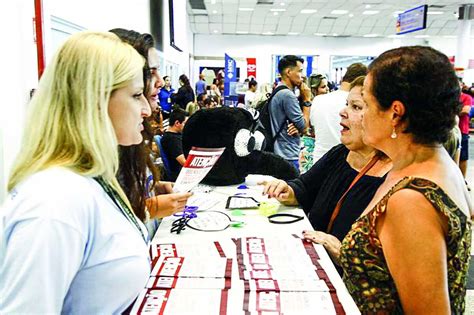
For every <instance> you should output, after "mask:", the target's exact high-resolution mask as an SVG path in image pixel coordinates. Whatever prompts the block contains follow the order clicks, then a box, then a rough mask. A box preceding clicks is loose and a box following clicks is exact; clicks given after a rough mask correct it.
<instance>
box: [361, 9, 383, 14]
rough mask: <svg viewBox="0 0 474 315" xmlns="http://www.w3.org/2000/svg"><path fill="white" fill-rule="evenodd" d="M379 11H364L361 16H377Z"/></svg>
mask: <svg viewBox="0 0 474 315" xmlns="http://www.w3.org/2000/svg"><path fill="white" fill-rule="evenodd" d="M379 12H380V11H377V10H365V11H364V12H362V14H363V15H374V14H377V13H379Z"/></svg>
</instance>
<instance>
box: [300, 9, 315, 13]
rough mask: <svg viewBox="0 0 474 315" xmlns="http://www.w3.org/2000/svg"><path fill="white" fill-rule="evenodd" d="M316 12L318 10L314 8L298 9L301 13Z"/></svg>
mask: <svg viewBox="0 0 474 315" xmlns="http://www.w3.org/2000/svg"><path fill="white" fill-rule="evenodd" d="M316 12H318V10H316V9H303V10H301V11H300V13H301V14H313V13H316Z"/></svg>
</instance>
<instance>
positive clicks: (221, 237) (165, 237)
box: [132, 186, 360, 314]
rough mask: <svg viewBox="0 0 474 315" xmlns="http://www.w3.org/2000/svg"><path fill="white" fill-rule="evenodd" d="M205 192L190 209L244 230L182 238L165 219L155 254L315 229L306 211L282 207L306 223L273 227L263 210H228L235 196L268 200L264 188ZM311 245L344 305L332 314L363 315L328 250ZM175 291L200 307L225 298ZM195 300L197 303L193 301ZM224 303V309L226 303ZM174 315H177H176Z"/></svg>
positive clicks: (196, 233) (191, 233) (210, 293)
mask: <svg viewBox="0 0 474 315" xmlns="http://www.w3.org/2000/svg"><path fill="white" fill-rule="evenodd" d="M205 190H206V188H202V187H201V189H200V191H198V192H195V195H194V196H193V197H192V198H191V199H190V200H189V202H188V205H189V204H191V205H192V204H198V205H199V206H200V209H205V210H218V211H222V212H225V213H227V214H228V215H229V216H230V217H231V219H233V220H236V221H241V222H244V226H242V227H229V228H227V229H225V230H224V231H219V232H201V231H195V230H192V229H189V228H186V229H185V230H183V231H182V232H181V233H180V234H176V233H171V232H170V230H171V227H172V223H173V221H175V220H176V219H177V218H176V217H168V218H164V219H163V220H162V222H161V224H160V226H159V229H158V231H157V233H156V234H155V236H154V238H153V241H152V246H155V247H154V248H155V250H156V246H157V244H174V245H173V246H182V247H186V248H189V246H194V245H196V246H197V244H207V243H212V242H215V241H219V242H221V241H224V243H225V242H227V241H228V240H231V239H233V240H236V239H248V238H250V237H252V238H254V237H255V238H265V239H266V240H267V241H270V240H273V239H277V240H278V239H279V238H281V239H283V238H287V239H288V238H297V237H301V235H302V231H303V230H310V229H312V227H311V225H310V223H309V220H308V219H307V218H306V216H304V212H303V210H302V209H299V208H295V207H286V206H283V205H280V208H279V209H278V213H291V214H296V215H303V216H304V219H303V220H301V221H299V222H295V223H291V224H273V223H270V222H269V221H268V219H267V217H266V216H263V215H262V214H260V212H259V210H242V211H240V212H241V213H242V214H243V215H240V214H239V213H233V212H232V210H226V209H225V204H226V201H227V198H228V197H229V196H232V195H235V194H244V195H245V196H252V197H254V198H255V199H257V200H258V201H264V200H268V199H267V197H266V196H262V193H261V192H262V187H261V186H248V188H247V189H238V188H237V186H226V187H214V188H212V191H210V192H205ZM268 202H270V203H277V204H278V205H279V203H278V201H276V200H274V199H272V200H268ZM234 214H239V215H234ZM198 215H199V213H198ZM302 242H303V241H302ZM308 244H309V246H311V248H313V247H314V249H315V250H316V251H315V252H317V255H318V256H319V257H318V262H317V264H319V265H320V267H321V268H322V269H323V270H324V272H325V274H326V275H327V278H329V281H330V284H329V285H330V286H331V285H332V286H333V288H334V289H335V292H333V293H332V295H333V296H332V299H333V301H334V297H335V296H337V299H338V301H339V303H340V304H338V305H339V310H336V312H332V313H333V314H360V312H359V310H358V308H357V306H356V305H355V303H354V301H353V299H352V298H351V296H350V295H349V293H348V292H347V289H346V288H345V286H344V283H343V282H342V279H341V278H340V276H339V274H338V273H337V271H336V269H335V267H334V265H333V263H332V261H331V259H330V258H329V256H328V254H327V252H326V250H325V249H324V247H323V246H322V245H318V244H312V243H308ZM226 246H228V245H226ZM155 254H156V253H155ZM165 259H166V258H165ZM155 262H156V261H155ZM161 263H162V261H161ZM195 265H196V264H195ZM161 268H162V267H161ZM203 269H205V268H203ZM155 272H156V270H155ZM233 272H234V271H233ZM233 277H234V276H233ZM183 281H184V280H183ZM234 283H235V281H234ZM226 288H227V287H226ZM173 290H175V292H178V291H179V292H182V291H184V292H186V294H185V295H183V296H184V297H182V298H185V299H186V300H187V301H188V303H197V301H198V299H200V300H202V299H208V300H209V303H212V301H213V300H216V302H215V303H219V299H221V298H222V296H221V295H220V294H219V297H216V296H215V295H216V293H215V290H214V291H212V290H204V289H199V290H194V291H190V290H177V289H173ZM224 291H226V294H228V295H229V297H228V296H226V299H229V301H232V297H231V294H230V293H227V292H234V291H235V290H234V291H232V290H230V291H227V290H222V292H224ZM190 292H191V293H190ZM219 292H220V290H219ZM148 293H149V291H148ZM168 294H169V292H168ZM232 294H234V293H232ZM146 295H147V291H144V292H142V294H141V297H139V298H138V299H137V302H136V303H135V305H134V307H133V309H132V313H145V312H144V311H143V299H144V297H145V296H146ZM234 295H235V294H234ZM237 295H238V294H237ZM162 298H163V299H164V301H165V302H164V303H165V304H166V300H167V299H168V298H169V295H167V296H163V297H162ZM194 298H195V300H193V299H194ZM239 298H240V297H239ZM176 299H177V298H176ZM192 301H194V302H192ZM226 301H227V300H226ZM220 303H221V306H222V299H221V302H220ZM229 303H231V302H229ZM232 303H235V301H233V302H232ZM140 304H142V305H141V307H142V308H141V309H140ZM228 308H229V307H228ZM138 310H141V312H138ZM164 310H165V308H164V306H163V308H162V309H161V310H160V312H163V311H164ZM150 313H151V312H150ZM155 313H159V312H156V311H155ZM192 313H193V314H199V311H197V310H194V311H193V312H192ZM218 313H220V314H230V313H232V314H234V313H235V314H244V312H243V311H241V310H238V309H235V310H234V309H231V310H230V311H229V310H227V312H225V311H224V312H223V311H222V308H220V312H218ZM248 313H249V312H247V314H248ZM250 313H252V312H250ZM257 313H258V314H260V313H259V312H256V314H257ZM329 313H331V312H329ZM164 314H166V312H164ZM173 314H176V313H173ZM203 314H206V312H204V311H203ZM271 314H278V312H277V313H271ZM285 314H287V313H285Z"/></svg>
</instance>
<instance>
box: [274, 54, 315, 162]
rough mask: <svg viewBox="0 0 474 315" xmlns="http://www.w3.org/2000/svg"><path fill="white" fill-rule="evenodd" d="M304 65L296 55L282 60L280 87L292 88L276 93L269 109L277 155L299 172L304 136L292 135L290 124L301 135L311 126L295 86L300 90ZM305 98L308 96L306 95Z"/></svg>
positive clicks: (307, 101) (279, 67) (308, 101)
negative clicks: (305, 116)
mask: <svg viewBox="0 0 474 315" xmlns="http://www.w3.org/2000/svg"><path fill="white" fill-rule="evenodd" d="M303 62H304V60H303V59H302V58H300V57H297V56H293V55H288V56H284V57H283V58H281V59H280V62H279V63H278V72H279V73H280V76H281V82H280V85H281V84H283V85H286V86H287V87H288V89H283V90H280V91H279V92H278V93H276V94H275V95H274V96H273V98H272V100H271V104H270V107H269V109H270V113H271V125H272V135H273V136H274V137H275V135H276V138H275V144H274V152H275V153H276V154H277V155H279V156H281V157H283V158H284V159H285V160H287V161H288V162H289V163H291V164H292V165H293V166H294V167H295V168H296V169H297V170H298V171H299V162H298V159H299V154H300V136H299V134H298V133H296V134H292V135H290V134H288V132H287V130H288V125H289V124H293V126H294V127H296V128H297V129H298V130H299V131H300V132H304V131H305V129H306V127H307V124H308V123H307V121H306V119H305V118H304V117H303V112H302V111H301V107H300V104H299V102H298V99H297V98H296V95H295V94H294V89H295V87H299V86H300V85H301V83H302V82H303V78H302V72H303ZM303 96H306V94H305V95H303ZM307 103H309V104H307ZM310 104H311V102H310V99H307V100H304V102H303V106H308V105H309V106H310ZM279 131H280V132H279ZM277 133H278V134H277Z"/></svg>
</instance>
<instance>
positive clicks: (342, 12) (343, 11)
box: [331, 10, 349, 14]
mask: <svg viewBox="0 0 474 315" xmlns="http://www.w3.org/2000/svg"><path fill="white" fill-rule="evenodd" d="M348 12H349V11H347V10H332V11H331V14H346V13H348Z"/></svg>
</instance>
